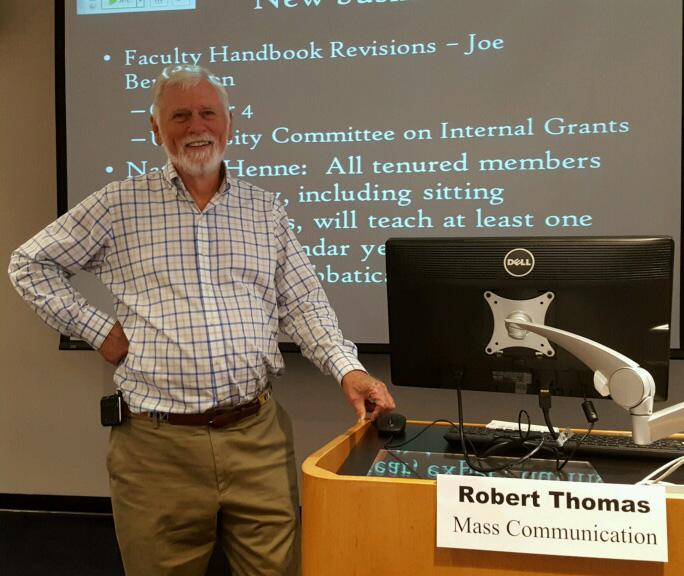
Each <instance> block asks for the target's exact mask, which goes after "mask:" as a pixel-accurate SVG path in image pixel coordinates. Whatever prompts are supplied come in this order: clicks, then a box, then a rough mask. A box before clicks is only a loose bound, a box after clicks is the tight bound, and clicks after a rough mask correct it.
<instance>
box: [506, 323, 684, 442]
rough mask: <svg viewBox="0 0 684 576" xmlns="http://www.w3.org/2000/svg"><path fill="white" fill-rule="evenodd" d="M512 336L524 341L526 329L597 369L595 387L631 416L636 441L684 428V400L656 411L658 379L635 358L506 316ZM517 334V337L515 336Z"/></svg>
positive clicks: (573, 336) (566, 333)
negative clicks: (655, 401)
mask: <svg viewBox="0 0 684 576" xmlns="http://www.w3.org/2000/svg"><path fill="white" fill-rule="evenodd" d="M505 322H506V327H507V328H508V329H509V333H511V336H512V337H515V338H516V339H520V340H524V338H525V335H526V334H527V332H528V331H529V332H532V333H533V334H538V335H539V336H543V337H545V338H547V339H548V340H551V341H552V342H555V343H556V344H558V345H560V346H562V347H563V348H565V349H566V350H567V351H568V352H570V353H571V354H573V355H574V356H576V357H577V358H578V359H579V360H581V361H582V362H584V363H585V364H586V365H587V366H588V367H589V368H591V369H592V370H593V371H594V387H595V388H596V390H597V391H598V393H599V394H601V396H608V395H610V396H611V397H612V399H613V400H614V401H615V402H617V403H618V404H619V405H620V406H622V407H623V408H624V409H625V410H628V411H629V413H630V414H631V416H632V439H633V440H634V443H635V444H650V443H651V442H654V441H655V440H659V439H660V438H664V437H665V436H670V435H671V434H676V433H677V432H682V431H684V402H680V403H679V404H675V405H674V406H670V407H669V408H664V409H663V410H659V411H658V412H656V413H655V414H654V413H653V396H654V395H655V382H654V381H653V376H651V374H650V372H648V370H646V369H644V368H641V367H640V366H639V365H638V364H637V363H636V362H634V360H630V359H629V358H627V357H626V356H623V355H622V354H620V353H618V352H616V351H615V350H611V349H610V348H608V347H606V346H603V345H602V344H599V343H597V342H594V341H593V340H589V339H588V338H583V337H582V336H577V335H576V334H573V333H571V332H566V331H565V330H559V329H558V328H551V327H550V326H545V325H543V324H536V323H534V322H526V321H523V320H521V319H520V318H510V319H509V318H507V319H506V320H505ZM513 334H515V335H516V336H513Z"/></svg>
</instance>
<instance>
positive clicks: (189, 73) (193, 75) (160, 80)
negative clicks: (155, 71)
mask: <svg viewBox="0 0 684 576" xmlns="http://www.w3.org/2000/svg"><path fill="white" fill-rule="evenodd" d="M202 80H206V81H207V82H209V83H210V84H211V85H212V86H213V87H214V89H215V90H216V93H217V94H218V95H219V98H221V102H222V103H223V106H224V107H225V109H226V114H228V113H229V111H230V102H229V101H228V93H227V92H226V89H225V88H224V87H223V85H222V84H221V83H220V82H219V80H218V78H217V77H216V76H214V75H213V74H212V73H211V72H209V70H207V69H206V68H202V67H201V66H167V67H166V68H164V69H163V70H162V72H161V74H160V75H159V76H158V77H157V80H156V81H155V83H154V90H153V92H152V116H154V118H155V120H159V106H160V104H161V100H162V96H163V93H164V89H165V88H166V87H167V86H180V87H181V88H183V89H184V90H187V89H188V88H192V87H193V86H197V85H198V84H199V83H200V82H201V81H202Z"/></svg>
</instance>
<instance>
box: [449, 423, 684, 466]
mask: <svg viewBox="0 0 684 576" xmlns="http://www.w3.org/2000/svg"><path fill="white" fill-rule="evenodd" d="M463 431H464V434H465V437H466V442H467V441H470V442H472V445H473V446H474V447H475V450H476V451H477V452H478V454H480V455H482V453H483V452H484V451H485V450H487V449H488V448H492V447H493V446H494V445H495V444H497V443H499V442H502V439H511V440H518V439H519V438H520V434H519V433H518V431H517V430H493V429H489V428H485V427H484V426H465V427H464V428H463ZM583 435H584V433H582V432H578V433H575V435H574V436H573V437H572V438H571V439H570V440H568V442H567V444H566V449H564V450H562V451H560V452H557V448H558V446H557V444H556V441H555V440H554V439H553V438H552V437H551V435H550V434H549V433H543V435H542V434H540V433H539V432H530V434H529V436H528V438H527V439H528V443H527V444H525V445H522V444H520V443H518V444H517V445H515V444H513V445H511V444H507V445H503V446H501V447H500V448H499V449H496V448H495V449H493V450H491V451H490V453H489V454H488V455H491V456H518V455H523V454H526V453H527V452H529V451H530V449H531V448H532V447H533V446H534V445H536V444H538V443H539V440H540V438H542V437H543V439H544V444H543V448H542V449H541V450H540V451H539V452H538V453H537V454H536V455H535V457H537V456H538V457H540V458H544V457H545V456H546V457H554V458H555V457H556V454H558V455H560V456H561V457H567V456H568V455H569V454H570V453H571V452H572V451H573V449H575V446H576V444H577V442H576V440H579V439H580V438H581V437H582V436H583ZM444 439H445V440H446V441H447V442H448V443H449V445H450V446H451V447H452V448H454V449H455V450H457V451H459V452H462V450H461V438H460V434H459V431H458V428H452V429H451V430H449V431H448V432H447V433H445V434H444ZM468 450H469V452H471V451H472V447H471V445H470V444H468ZM554 450H556V452H554ZM578 456H579V457H581V456H598V457H602V458H648V459H653V460H672V459H673V458H679V457H680V456H684V442H683V441H681V440H674V439H672V438H664V439H662V440H657V441H655V442H653V443H652V444H647V445H645V446H640V445H638V444H635V443H634V442H632V440H631V437H629V436H608V435H604V434H597V433H592V434H590V435H589V436H587V438H585V439H584V441H583V442H582V443H581V444H580V445H579V446H577V449H576V450H575V452H574V454H573V456H572V458H573V459H574V460H577V459H578Z"/></svg>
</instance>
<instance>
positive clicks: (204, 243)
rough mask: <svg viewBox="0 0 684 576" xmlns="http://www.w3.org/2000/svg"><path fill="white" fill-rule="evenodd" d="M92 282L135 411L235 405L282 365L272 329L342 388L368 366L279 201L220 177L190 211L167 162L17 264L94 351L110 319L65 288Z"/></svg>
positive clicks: (59, 325) (55, 230)
mask: <svg viewBox="0 0 684 576" xmlns="http://www.w3.org/2000/svg"><path fill="white" fill-rule="evenodd" d="M79 270H87V271H89V272H91V273H93V274H95V275H96V276H97V277H98V278H99V279H100V281H101V282H102V283H103V284H104V285H105V286H106V287H107V288H108V289H109V291H110V292H111V293H112V295H113V296H114V305H115V310H116V315H117V317H118V319H119V321H120V322H121V324H122V325H123V328H124V332H125V333H126V335H127V337H128V339H129V351H128V355H127V356H126V358H125V359H124V361H123V362H122V363H121V364H120V365H119V366H118V367H117V369H116V371H115V373H114V381H115V384H116V386H117V388H118V389H120V390H121V391H122V392H123V395H124V399H125V400H126V401H127V402H128V404H129V406H130V408H131V410H132V411H134V412H138V411H159V412H177V413H192V412H201V411H204V410H206V409H208V408H211V407H215V406H219V405H236V404H242V403H244V402H246V401H249V400H251V399H253V398H255V397H256V396H257V395H258V394H259V393H260V391H261V390H262V389H263V388H264V387H265V386H266V384H267V382H268V377H269V374H277V373H278V372H280V371H281V370H282V368H283V366H284V364H283V358H282V356H281V354H280V351H279V349H278V330H279V328H280V329H281V330H282V331H283V332H284V333H285V334H286V335H287V336H289V337H290V338H291V339H292V340H293V341H294V342H295V343H297V344H298V345H299V346H300V347H301V349H302V353H303V354H304V355H305V356H306V357H307V358H309V359H310V360H311V361H312V362H313V363H314V364H315V365H316V366H317V367H318V368H319V369H320V370H322V371H323V372H324V373H326V374H330V373H332V374H333V376H335V378H336V379H337V380H338V381H340V380H341V379H342V376H344V374H346V373H347V372H349V371H351V370H354V369H363V366H362V365H361V364H360V363H359V362H358V360H357V357H356V347H355V346H354V345H353V344H352V343H351V342H349V341H348V340H345V339H344V338H343V336H342V333H341V332H340V330H339V328H338V324H337V318H336V316H335V313H334V312H333V310H332V308H331V307H330V304H329V303H328V300H327V298H326V296H325V293H324V292H323V289H322V287H321V285H320V283H319V281H318V278H317V277H316V275H315V273H314V271H313V269H312V267H311V265H310V263H309V262H308V260H307V258H306V256H305V255H304V253H303V252H302V249H301V247H300V246H299V243H298V242H297V240H296V239H295V237H294V235H293V233H292V232H291V230H290V226H289V220H288V217H287V215H286V213H285V210H284V208H283V206H282V203H281V202H279V201H278V200H277V198H276V197H275V195H274V194H272V193H269V192H266V191H264V190H261V189H259V188H256V187H255V186H252V185H250V184H248V183H245V182H242V181H239V180H236V179H234V178H231V177H229V176H227V175H226V177H225V181H224V185H223V186H222V188H221V189H220V190H219V191H218V192H217V193H216V194H215V196H214V197H213V198H212V200H211V201H210V202H209V204H208V205H207V206H206V207H205V209H204V210H203V211H201V212H200V211H199V209H198V208H197V205H196V204H195V202H194V201H193V199H192V197H191V196H190V194H189V193H188V192H187V190H186V189H185V187H184V185H183V183H182V181H181V179H180V178H179V177H178V175H177V173H176V171H175V169H174V167H173V165H172V164H170V163H169V164H167V165H166V166H165V167H164V168H163V169H162V170H161V171H158V172H151V173H148V174H145V175H143V176H139V177H136V178H130V179H128V180H124V181H122V182H113V183H111V184H109V185H108V186H106V187H105V188H103V189H102V190H99V191H98V192H95V193H94V194H92V195H91V196H89V197H88V198H86V199H85V200H84V201H83V202H81V203H80V204H78V205H77V206H75V207H74V208H73V209H71V210H70V211H69V212H67V213H66V214H64V215H63V216H62V217H60V218H59V219H58V220H56V221H55V222H53V223H52V224H50V225H49V226H48V227H47V228H45V229H44V230H42V231H41V232H39V233H38V234H37V235H36V236H34V237H33V238H31V239H30V240H29V241H28V242H26V243H25V244H23V245H22V246H21V247H19V248H18V249H17V250H16V251H15V252H14V253H13V255H12V260H11V263H10V270H9V272H10V278H11V280H12V282H13V284H14V286H15V287H16V289H17V291H18V292H19V293H20V295H21V296H22V297H23V298H24V299H25V300H26V301H27V302H28V303H29V304H30V306H31V307H32V308H33V309H34V310H35V311H36V312H37V313H38V315H39V316H40V317H41V318H42V319H43V320H44V321H45V322H47V323H48V324H49V325H50V326H52V327H53V328H56V329H57V330H60V331H61V332H62V333H64V334H66V335H69V336H74V337H78V338H81V339H83V340H85V341H86V342H88V343H89V344H90V345H92V346H93V347H94V348H99V347H100V346H101V344H102V342H103V341H104V339H105V337H106V336H107V334H108V333H109V331H110V330H111V328H112V327H113V325H114V322H115V319H113V318H111V317H109V315H108V314H105V313H103V312H102V311H100V310H98V309H96V308H94V307H93V306H91V305H89V304H88V303H87V302H86V301H85V299H84V298H83V296H81V295H80V294H79V293H78V292H77V291H76V290H75V289H74V287H73V286H72V285H71V283H70V281H69V279H70V277H71V276H72V275H73V274H75V273H76V272H78V271H79Z"/></svg>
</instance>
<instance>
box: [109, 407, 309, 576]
mask: <svg viewBox="0 0 684 576" xmlns="http://www.w3.org/2000/svg"><path fill="white" fill-rule="evenodd" d="M107 468H108V470H109V475H110V487H111V494H112V507H113V510H114V523H115V526H116V535H117V540H118V542H119V547H120V549H121V555H122V557H123V563H124V567H125V569H126V574H127V576H172V575H173V576H181V575H182V576H185V575H188V576H204V574H205V572H206V569H207V565H208V562H209V558H210V556H211V553H212V550H213V547H214V543H215V542H216V541H217V539H218V541H220V543H221V545H222V547H223V549H224V551H225V553H226V555H227V557H228V561H229V562H230V566H231V570H232V572H233V574H234V576H262V575H263V576H284V575H288V576H290V575H296V574H297V573H298V564H299V543H298V537H297V533H298V530H297V517H298V513H299V505H298V494H297V479H296V478H297V475H296V467H295V461H294V449H293V443H292V431H291V426H290V422H289V419H288V417H287V415H286V414H285V412H284V411H283V410H282V408H280V406H278V405H277V404H276V402H275V401H274V400H273V399H271V400H269V401H268V402H266V404H264V406H262V407H261V410H260V411H259V414H257V415H254V416H249V417H247V418H245V419H244V420H242V421H241V422H238V423H237V424H234V425H232V426H228V427H226V428H220V429H213V428H209V427H205V426H174V425H170V424H167V423H164V422H161V423H155V422H154V420H152V419H150V418H147V417H141V416H133V417H131V418H129V419H128V420H127V421H126V422H125V423H124V424H123V425H122V426H120V427H117V428H113V429H112V432H111V437H110V445H109V455H108V458H107Z"/></svg>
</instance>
